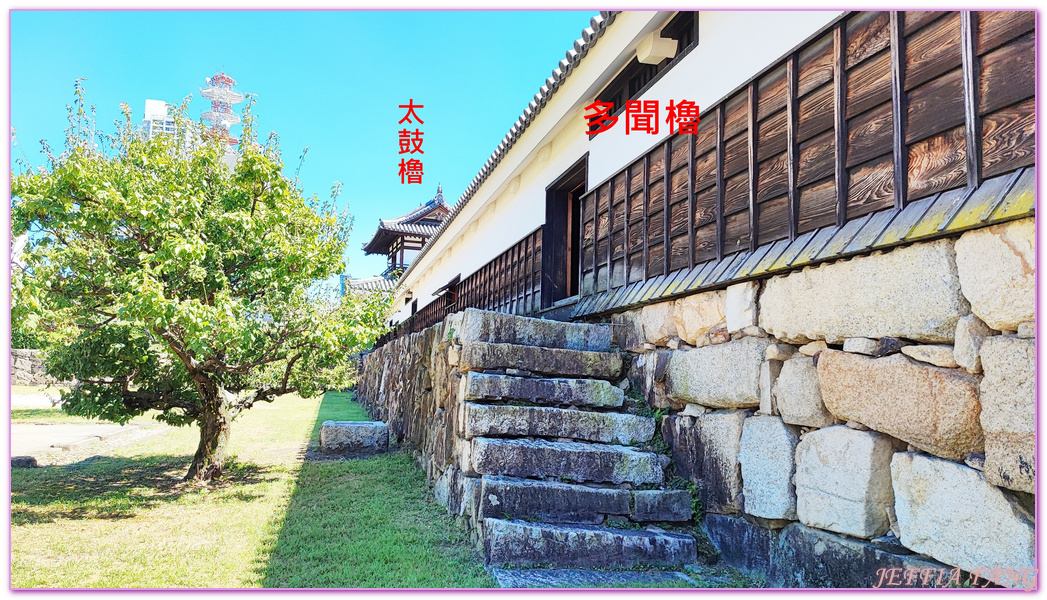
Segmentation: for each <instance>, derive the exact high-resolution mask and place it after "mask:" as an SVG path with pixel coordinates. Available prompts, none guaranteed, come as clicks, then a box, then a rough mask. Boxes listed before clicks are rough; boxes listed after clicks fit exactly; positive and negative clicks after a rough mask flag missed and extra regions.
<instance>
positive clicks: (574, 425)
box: [463, 402, 655, 446]
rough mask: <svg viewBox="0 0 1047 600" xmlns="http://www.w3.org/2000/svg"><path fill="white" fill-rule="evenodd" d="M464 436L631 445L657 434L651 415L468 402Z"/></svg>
mask: <svg viewBox="0 0 1047 600" xmlns="http://www.w3.org/2000/svg"><path fill="white" fill-rule="evenodd" d="M463 408H464V410H465V419H464V425H465V431H464V434H465V437H466V439H472V438H474V437H501V436H514V437H528V436H530V437H551V438H571V439H576V440H585V441H589V442H601V443H604V444H619V445H622V446H629V445H632V444H641V443H643V442H648V441H650V440H651V438H653V437H654V429H655V423H654V419H652V418H650V417H638V416H636V415H627V414H623V413H615V412H592V411H586V410H575V409H564V408H548V407H539V406H502V405H490V404H474V403H472V402H466V403H465V404H464V405H463Z"/></svg>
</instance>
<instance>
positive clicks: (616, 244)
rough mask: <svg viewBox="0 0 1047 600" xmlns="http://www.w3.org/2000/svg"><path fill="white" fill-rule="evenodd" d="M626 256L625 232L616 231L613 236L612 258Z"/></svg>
mask: <svg viewBox="0 0 1047 600" xmlns="http://www.w3.org/2000/svg"><path fill="white" fill-rule="evenodd" d="M623 256H625V231H616V232H614V233H613V234H611V258H621V257H623Z"/></svg>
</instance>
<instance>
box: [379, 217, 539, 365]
mask: <svg viewBox="0 0 1047 600" xmlns="http://www.w3.org/2000/svg"><path fill="white" fill-rule="evenodd" d="M446 294H447V295H444V296H441V297H438V298H434V299H433V300H432V302H430V303H429V304H427V305H425V306H424V307H422V309H421V310H419V311H418V312H417V313H416V314H414V315H412V316H411V317H410V318H408V319H406V320H405V321H402V322H401V323H399V324H398V325H397V326H396V327H395V328H393V330H392V331H390V332H389V333H387V334H385V335H383V336H382V337H380V338H378V340H377V341H376V342H375V347H376V348H377V347H380V346H383V345H385V344H386V343H388V342H389V341H391V340H394V339H396V338H399V337H401V336H403V335H407V334H409V333H417V332H419V331H421V330H423V329H425V328H426V327H430V326H432V325H435V324H437V323H439V322H440V321H443V320H444V317H446V316H447V315H449V314H451V313H454V312H459V311H462V310H465V309H466V308H481V309H485V310H495V311H499V312H506V313H511V314H517V315H529V314H533V313H535V312H537V311H538V310H539V309H540V308H541V298H542V228H541V227H539V228H538V229H536V230H534V231H533V232H531V233H529V234H528V235H527V236H526V237H524V239H522V240H520V241H519V242H517V243H516V244H515V245H513V246H512V247H510V248H509V249H508V250H506V251H505V252H503V253H501V254H500V255H498V256H497V257H495V258H494V260H492V261H491V262H489V263H487V264H486V265H484V266H483V267H481V268H480V269H479V270H477V271H476V272H475V273H473V274H472V275H469V276H468V277H466V278H465V279H463V280H461V281H460V282H459V283H458V285H457V286H455V288H454V289H453V290H448V291H447V292H446ZM452 299H453V301H452Z"/></svg>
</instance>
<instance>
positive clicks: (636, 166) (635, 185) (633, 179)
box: [629, 158, 643, 194]
mask: <svg viewBox="0 0 1047 600" xmlns="http://www.w3.org/2000/svg"><path fill="white" fill-rule="evenodd" d="M629 175H630V179H629V193H630V194H635V193H637V192H640V191H642V190H643V159H642V158H641V159H640V160H638V161H636V162H634V163H633V164H632V165H630V166H629Z"/></svg>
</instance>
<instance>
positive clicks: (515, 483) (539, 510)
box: [480, 475, 691, 525]
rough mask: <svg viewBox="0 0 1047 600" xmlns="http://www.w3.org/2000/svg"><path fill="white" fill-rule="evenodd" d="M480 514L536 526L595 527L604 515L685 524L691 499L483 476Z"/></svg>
mask: <svg viewBox="0 0 1047 600" xmlns="http://www.w3.org/2000/svg"><path fill="white" fill-rule="evenodd" d="M480 515H481V516H482V517H489V518H494V519H522V520H524V521H538V522H542V523H580V524H589V525H598V524H600V523H603V522H604V521H605V519H606V518H607V516H609V515H618V516H628V517H629V518H630V519H632V520H633V521H637V522H649V521H688V520H690V518H691V494H690V492H688V491H686V490H637V491H630V490H621V489H614V488H599V487H589V486H585V485H577V484H570V483H560V482H556V481H536V480H533V479H517V478H513V477H500V476H492V475H485V476H484V477H483V479H482V483H481V488H480Z"/></svg>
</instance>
